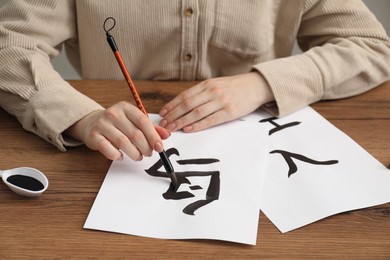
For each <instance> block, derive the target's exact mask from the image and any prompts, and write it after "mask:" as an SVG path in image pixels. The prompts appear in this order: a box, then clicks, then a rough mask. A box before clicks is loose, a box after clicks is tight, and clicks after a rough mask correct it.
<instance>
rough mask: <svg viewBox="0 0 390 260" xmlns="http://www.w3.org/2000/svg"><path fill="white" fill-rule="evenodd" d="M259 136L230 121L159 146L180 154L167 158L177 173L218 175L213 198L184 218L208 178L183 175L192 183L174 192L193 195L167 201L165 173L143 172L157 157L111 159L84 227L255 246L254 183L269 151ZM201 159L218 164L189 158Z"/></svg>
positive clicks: (257, 131)
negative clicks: (218, 189) (216, 194)
mask: <svg viewBox="0 0 390 260" xmlns="http://www.w3.org/2000/svg"><path fill="white" fill-rule="evenodd" d="M152 117H153V118H155V116H154V115H153V116H152ZM261 131H262V130H261V129H257V128H256V127H254V126H253V123H248V122H242V121H235V122H231V123H228V124H224V125H221V126H217V127H214V128H211V129H208V130H205V131H201V132H197V133H192V134H184V133H181V132H175V133H173V135H172V136H171V137H170V138H169V139H168V140H166V141H165V142H164V146H165V149H166V151H167V153H171V152H172V151H173V150H172V149H177V151H178V153H179V154H180V155H175V154H173V155H171V156H170V160H171V162H172V164H173V167H174V169H175V172H182V173H183V174H185V175H186V174H188V172H189V171H199V172H202V173H205V172H214V174H215V172H218V173H219V177H220V191H219V194H218V195H219V197H218V199H217V200H214V201H211V202H210V203H209V204H207V205H204V206H202V207H200V208H199V209H197V210H196V211H195V212H194V215H190V214H186V213H183V209H184V208H185V207H186V206H188V205H189V204H191V203H193V202H195V201H199V200H204V199H205V197H206V196H205V193H206V190H207V187H208V186H209V185H210V181H211V177H210V176H206V177H204V176H203V177H188V178H187V179H188V180H189V181H190V182H191V185H188V184H182V185H181V186H180V188H179V191H188V192H190V193H192V194H193V195H195V197H193V198H186V199H181V200H166V199H164V198H163V194H164V193H165V192H166V191H167V190H168V187H169V184H170V180H169V178H168V176H165V177H153V176H150V175H148V174H147V173H146V172H145V170H147V169H150V168H151V167H152V166H153V165H154V164H155V163H156V162H157V161H158V160H159V156H158V154H156V153H155V154H154V155H153V156H152V157H151V158H144V159H143V160H142V161H141V162H133V161H131V160H130V159H129V158H127V157H126V158H125V159H124V160H123V161H121V162H113V163H112V165H111V167H110V169H109V171H108V173H107V176H106V178H105V180H104V182H103V184H102V187H101V189H100V191H99V193H98V195H97V198H96V200H95V202H94V204H93V207H92V209H91V211H90V213H89V215H88V218H87V220H86V223H85V225H84V228H88V229H97V230H105V231H112V232H118V233H125V234H132V235H139V236H146V237H154V238H166V239H218V240H226V241H232V242H238V243H245V244H251V245H255V244H256V238H257V227H258V221H259V200H260V196H261V190H260V189H259V186H260V183H261V181H262V173H264V167H265V161H264V159H265V158H266V157H267V156H266V153H268V152H267V148H266V146H264V145H263V144H264V141H263V139H264V138H265V137H266V134H265V132H263V133H262V132H261ZM199 158H203V159H210V158H212V159H218V160H219V161H218V162H214V163H207V160H206V161H204V162H203V163H204V164H202V163H201V164H199V161H197V163H198V164H193V162H194V161H192V160H193V159H199ZM180 160H190V161H180ZM160 171H163V167H161V168H160ZM151 172H154V173H155V172H156V171H155V170H152V171H151ZM214 180H215V179H214ZM196 185H198V186H196ZM190 187H192V189H193V190H192V189H191V188H190ZM199 187H202V189H197V188H199Z"/></svg>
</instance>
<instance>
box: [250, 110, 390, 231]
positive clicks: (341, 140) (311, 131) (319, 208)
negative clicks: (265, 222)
mask: <svg viewBox="0 0 390 260" xmlns="http://www.w3.org/2000/svg"><path fill="white" fill-rule="evenodd" d="M265 118H269V116H268V115H267V114H265V113H262V112H260V113H254V114H252V115H250V116H248V117H246V118H245V119H246V120H248V121H254V122H258V121H260V120H264V119H265ZM294 122H295V123H294ZM286 124H292V126H288V127H285V128H284V129H281V130H277V128H276V127H278V126H286ZM259 127H260V128H264V127H266V128H267V129H268V130H272V129H276V130H277V131H275V132H273V133H272V134H271V135H269V136H268V138H269V140H268V141H269V142H268V143H269V148H268V149H269V152H270V154H269V155H268V164H267V169H266V172H267V173H266V175H265V176H266V177H265V180H264V183H263V191H264V193H263V197H262V199H263V201H262V203H261V210H262V211H263V212H264V213H265V214H266V215H267V217H268V218H269V219H270V220H271V221H272V222H273V223H274V224H275V225H276V226H277V227H278V229H279V230H280V231H281V232H287V231H290V230H293V229H296V228H299V227H302V226H304V225H307V224H310V223H312V222H315V221H317V220H320V219H322V218H325V217H327V216H330V215H333V214H337V213H341V212H345V211H349V210H354V209H360V208H365V207H369V206H374V205H379V204H383V203H387V202H389V201H390V171H389V170H388V169H386V167H385V166H384V165H382V164H381V163H379V162H378V161H377V160H376V159H375V158H373V157H372V156H371V155H370V154H368V153H367V152H366V151H365V150H364V149H363V148H362V147H360V146H359V145H358V144H357V143H356V142H354V141H353V140H352V139H351V138H349V137H348V136H347V135H345V134H344V133H343V132H341V131H340V130H339V129H337V128H336V127H335V126H333V125H332V124H331V123H330V122H329V121H327V120H326V119H324V118H323V117H322V116H321V115H319V114H318V113H317V112H315V111H314V110H313V109H311V108H310V107H307V108H305V109H302V110H300V111H298V112H296V113H294V114H291V115H289V116H286V117H283V118H281V119H277V120H273V122H272V123H271V122H263V123H259ZM282 151H283V152H282ZM271 152H272V153H271ZM286 152H290V153H295V154H299V155H303V156H305V157H307V158H310V159H314V160H317V161H323V162H324V161H325V162H328V163H329V165H316V164H312V163H308V162H306V161H304V160H300V159H299V158H296V157H294V156H293V157H291V156H289V155H288V154H287V153H286ZM283 154H284V155H285V156H286V158H292V162H293V164H295V165H296V167H297V171H296V172H295V173H291V175H290V177H289V176H288V175H289V170H290V167H289V165H288V164H287V160H286V159H285V158H284V157H283ZM335 161H337V163H336V162H335ZM290 163H291V162H290ZM292 167H293V166H292Z"/></svg>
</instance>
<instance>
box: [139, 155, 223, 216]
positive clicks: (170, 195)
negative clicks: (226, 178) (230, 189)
mask: <svg viewBox="0 0 390 260" xmlns="http://www.w3.org/2000/svg"><path fill="white" fill-rule="evenodd" d="M166 153H167V156H168V157H170V156H171V155H173V154H175V155H177V156H179V151H178V150H177V149H176V148H170V149H168V150H167V151H166ZM216 162H219V160H218V159H214V158H198V159H189V160H178V161H177V163H178V164H179V165H188V164H193V165H205V164H212V163H216ZM162 166H163V163H162V161H161V159H159V160H158V161H157V162H156V163H155V164H154V165H152V166H151V167H150V168H149V169H147V170H145V171H146V173H148V174H149V175H150V176H154V177H165V178H169V176H168V173H167V172H165V171H159V169H160V168H161V167H162ZM175 173H176V177H177V181H178V188H177V189H176V190H174V188H173V185H172V183H171V185H170V187H169V188H168V190H167V191H166V192H165V193H164V194H163V197H164V199H166V200H181V199H187V198H192V197H195V195H194V194H193V193H191V192H189V191H178V189H179V187H180V185H181V184H185V183H186V184H189V185H191V182H190V180H189V179H188V178H191V177H209V178H210V182H209V184H208V187H207V191H206V196H205V198H204V199H200V200H197V201H195V202H193V203H190V204H189V205H187V206H186V207H185V208H184V209H183V213H185V214H187V215H194V213H195V211H196V210H197V209H199V208H201V207H203V206H205V205H207V204H209V203H211V202H213V201H214V200H218V198H219V190H220V173H219V171H185V172H176V171H175ZM190 189H191V190H199V189H203V188H202V187H201V186H199V185H194V186H190Z"/></svg>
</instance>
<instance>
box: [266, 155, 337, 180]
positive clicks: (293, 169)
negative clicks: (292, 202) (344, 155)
mask: <svg viewBox="0 0 390 260" xmlns="http://www.w3.org/2000/svg"><path fill="white" fill-rule="evenodd" d="M273 153H280V154H281V155H282V156H283V158H284V159H285V160H286V162H287V164H288V167H289V170H288V177H289V178H290V176H291V175H292V174H294V173H296V172H297V171H298V168H297V165H296V164H295V163H294V161H293V159H292V158H295V159H298V160H301V161H304V162H307V163H310V164H316V165H332V164H336V163H338V162H339V161H338V160H329V161H316V160H313V159H310V158H308V157H306V156H303V155H301V154H297V153H291V152H287V151H283V150H274V151H272V152H270V154H273Z"/></svg>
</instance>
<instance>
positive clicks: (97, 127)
mask: <svg viewBox="0 0 390 260" xmlns="http://www.w3.org/2000/svg"><path fill="white" fill-rule="evenodd" d="M66 134H67V135H69V136H72V137H73V138H75V139H77V140H80V141H82V142H84V143H85V144H86V145H87V147H89V148H90V149H92V150H98V151H100V152H101V153H102V154H103V155H105V156H106V157H107V158H108V159H111V160H121V159H122V158H123V154H122V152H121V151H123V152H124V153H125V154H127V155H128V156H129V157H130V158H132V159H133V160H137V161H139V160H142V158H143V156H151V155H152V152H153V150H155V151H157V152H162V150H163V149H164V148H163V144H162V140H161V139H166V138H168V137H169V135H170V132H169V131H167V130H166V129H164V128H162V127H158V126H154V125H153V124H152V122H151V120H150V119H149V118H148V117H147V116H146V115H145V114H143V113H142V112H141V111H140V110H139V109H138V108H137V107H135V106H133V105H132V104H130V103H127V102H119V103H117V104H115V105H113V106H111V107H109V108H107V109H106V110H98V111H94V112H92V113H91V114H89V115H87V116H85V117H84V118H82V119H81V120H79V121H78V122H77V123H75V124H74V125H72V126H71V127H70V128H69V129H68V130H67V131H66Z"/></svg>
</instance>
